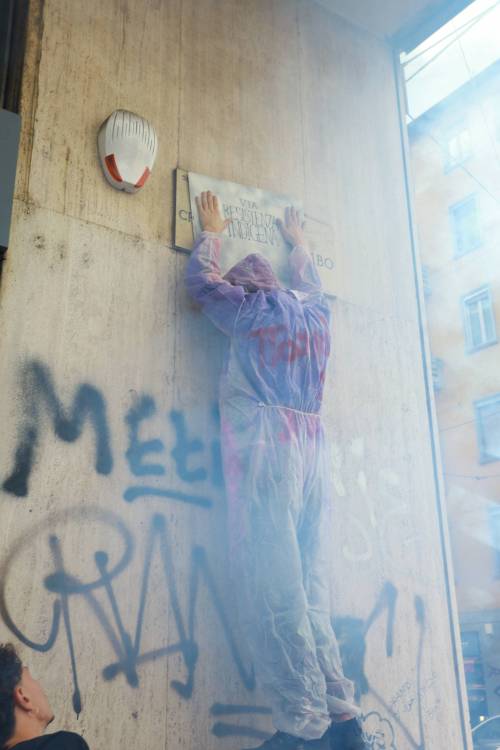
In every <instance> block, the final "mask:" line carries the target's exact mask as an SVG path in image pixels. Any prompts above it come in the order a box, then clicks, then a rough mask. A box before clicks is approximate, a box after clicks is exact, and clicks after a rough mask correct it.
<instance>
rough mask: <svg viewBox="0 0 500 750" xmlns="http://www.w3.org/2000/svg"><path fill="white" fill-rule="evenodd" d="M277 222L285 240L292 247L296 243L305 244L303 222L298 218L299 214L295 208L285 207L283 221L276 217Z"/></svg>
mask: <svg viewBox="0 0 500 750" xmlns="http://www.w3.org/2000/svg"><path fill="white" fill-rule="evenodd" d="M277 224H278V226H279V228H280V230H281V234H282V235H283V239H284V240H285V242H288V243H289V244H290V245H291V246H292V247H295V246H296V245H302V246H305V245H306V244H307V243H306V237H305V234H304V224H305V222H303V221H301V220H300V214H299V212H298V211H297V209H296V208H294V207H293V206H290V207H289V208H286V209H285V221H284V222H283V221H282V220H281V219H277Z"/></svg>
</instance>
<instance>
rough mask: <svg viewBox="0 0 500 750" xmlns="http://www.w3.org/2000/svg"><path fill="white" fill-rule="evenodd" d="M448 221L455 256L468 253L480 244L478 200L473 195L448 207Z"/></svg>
mask: <svg viewBox="0 0 500 750" xmlns="http://www.w3.org/2000/svg"><path fill="white" fill-rule="evenodd" d="M450 220H451V226H452V230H453V235H454V237H455V249H456V254H457V255H464V254H465V253H469V252H470V251H471V250H475V248H476V247H478V246H479V245H480V244H481V232H480V230H479V210H478V200H477V197H476V196H475V195H471V196H469V197H468V198H466V199H465V200H463V201H460V203H455V205H453V206H450Z"/></svg>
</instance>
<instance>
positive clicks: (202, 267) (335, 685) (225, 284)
mask: <svg viewBox="0 0 500 750" xmlns="http://www.w3.org/2000/svg"><path fill="white" fill-rule="evenodd" d="M220 246H221V235H218V234H215V233H210V232H203V233H202V234H201V235H200V237H199V238H198V240H197V242H196V243H195V246H194V248H193V251H192V254H191V257H190V260H189V263H188V266H187V272H186V286H187V289H188V291H189V294H190V295H191V296H192V297H193V298H194V299H195V300H196V301H197V302H199V303H200V304H201V305H202V309H203V312H204V313H205V314H206V315H207V316H208V318H210V320H211V321H212V322H213V323H214V324H215V325H216V326H217V327H218V328H219V329H220V330H221V331H222V332H223V333H225V334H226V335H227V336H228V337H229V344H230V346H229V352H228V355H227V358H226V362H225V365H224V370H223V374H222V378H221V382H220V407H221V443H222V456H223V466H224V475H225V483H226V492H227V498H228V514H229V530H230V551H231V561H232V568H233V574H234V577H235V583H236V585H235V593H236V596H237V598H238V600H239V601H238V609H239V616H240V620H241V623H242V626H243V629H244V634H245V637H246V638H247V639H248V644H249V646H250V649H251V653H252V655H253V660H254V665H255V672H256V677H257V681H258V682H259V684H260V685H261V687H262V688H263V689H264V690H265V691H266V693H267V695H268V698H269V701H270V704H271V707H272V711H273V722H274V724H275V726H276V728H277V729H278V730H281V731H283V732H287V733H289V734H292V735H295V736H297V737H302V738H304V739H316V738H318V737H321V736H322V735H323V733H324V732H325V731H326V729H327V728H328V726H329V724H330V722H331V716H332V715H333V716H334V715H335V714H337V715H340V714H345V713H348V714H350V715H356V714H357V713H359V709H358V708H357V706H356V705H355V703H354V699H353V695H354V688H353V684H352V682H351V681H350V680H348V679H347V678H346V677H345V676H344V674H343V671H342V664H341V660H340V654H339V649H338V644H337V640H336V638H335V634H334V632H333V630H332V626H331V620H330V596H329V581H330V572H331V568H330V561H329V550H330V549H331V545H332V536H331V523H330V521H331V503H332V494H333V491H332V483H331V473H332V470H331V468H330V467H329V466H328V462H327V459H326V451H325V437H324V432H323V427H322V424H321V419H320V416H319V411H320V406H321V400H322V393H323V384H324V379H325V369H326V365H327V360H328V356H329V352H330V332H329V319H330V309H329V306H328V304H327V302H326V300H325V299H324V297H323V294H322V292H321V285H320V281H319V277H318V274H317V272H316V269H315V266H314V264H313V262H312V258H311V255H310V253H309V252H308V251H307V250H306V249H305V248H303V247H294V248H293V250H292V251H291V253H290V257H289V262H290V269H291V287H292V289H293V290H294V291H292V290H289V289H283V288H280V286H279V282H278V281H277V279H276V278H275V276H274V274H273V271H272V268H271V266H270V264H269V263H268V261H267V260H266V259H265V258H264V257H263V256H261V255H259V254H256V255H251V256H247V258H245V259H244V260H243V261H241V262H240V263H238V264H237V265H236V266H235V267H234V268H233V269H231V271H230V272H228V273H227V274H226V276H225V277H224V278H222V277H221V273H220V266H219V254H220ZM250 290H251V291H250Z"/></svg>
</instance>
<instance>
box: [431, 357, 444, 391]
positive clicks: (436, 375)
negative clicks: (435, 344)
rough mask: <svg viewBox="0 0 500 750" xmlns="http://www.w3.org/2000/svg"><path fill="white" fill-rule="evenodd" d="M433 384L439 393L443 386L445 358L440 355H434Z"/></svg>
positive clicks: (432, 361) (432, 362)
mask: <svg viewBox="0 0 500 750" xmlns="http://www.w3.org/2000/svg"><path fill="white" fill-rule="evenodd" d="M431 364H432V384H433V386H434V391H435V392H436V393H439V391H440V390H441V389H442V387H443V364H444V363H443V360H442V359H440V358H439V357H432V360H431Z"/></svg>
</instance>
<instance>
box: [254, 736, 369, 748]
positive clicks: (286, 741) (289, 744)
mask: <svg viewBox="0 0 500 750" xmlns="http://www.w3.org/2000/svg"><path fill="white" fill-rule="evenodd" d="M252 750H330V745H329V740H328V737H327V735H326V734H325V735H323V737H321V739H319V740H303V739H301V738H300V737H294V736H293V735H292V734H287V733H286V732H276V734H273V736H272V737H270V738H269V739H268V740H266V741H265V742H263V743H262V745H259V746H258V747H255V748H252ZM354 750H355V749H354Z"/></svg>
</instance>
